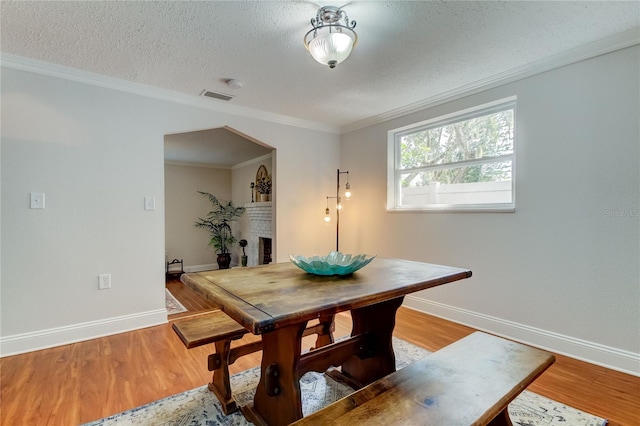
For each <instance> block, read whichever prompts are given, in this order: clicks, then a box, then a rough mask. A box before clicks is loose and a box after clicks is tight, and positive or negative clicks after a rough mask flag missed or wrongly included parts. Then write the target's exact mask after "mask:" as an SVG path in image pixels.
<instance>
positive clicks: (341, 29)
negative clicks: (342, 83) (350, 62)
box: [304, 6, 358, 68]
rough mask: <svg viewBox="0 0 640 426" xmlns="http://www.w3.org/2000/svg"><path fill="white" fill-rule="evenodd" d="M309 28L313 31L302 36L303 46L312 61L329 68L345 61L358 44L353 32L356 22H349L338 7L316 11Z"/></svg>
mask: <svg viewBox="0 0 640 426" xmlns="http://www.w3.org/2000/svg"><path fill="white" fill-rule="evenodd" d="M341 20H342V21H344V23H343V24H341V23H340V21H341ZM311 26H312V27H313V29H312V30H311V31H309V32H308V33H307V34H306V35H305V36H304V46H305V47H306V48H307V50H308V51H309V53H311V56H313V59H315V60H316V61H318V62H320V63H321V64H323V65H327V66H328V67H329V68H335V67H336V65H338V64H339V63H341V62H342V61H344V60H345V59H347V58H348V57H349V55H350V54H351V50H352V49H353V48H354V47H355V45H356V44H357V43H358V35H357V34H356V32H355V31H353V29H354V28H355V27H356V21H351V22H349V18H348V17H347V12H345V11H344V10H342V9H340V8H339V7H335V6H324V7H321V8H320V9H318V13H317V14H316V17H315V18H311Z"/></svg>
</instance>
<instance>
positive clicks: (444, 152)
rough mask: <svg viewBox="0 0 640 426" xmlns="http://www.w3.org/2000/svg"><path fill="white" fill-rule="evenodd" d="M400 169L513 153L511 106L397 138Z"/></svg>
mask: <svg viewBox="0 0 640 426" xmlns="http://www.w3.org/2000/svg"><path fill="white" fill-rule="evenodd" d="M399 143H400V164H399V168H400V170H404V169H412V168H417V167H424V166H429V165H437V164H448V163H456V162H460V161H468V160H475V159H480V158H485V157H495V156H500V155H505V154H511V153H513V109H508V110H505V111H499V112H494V113H491V114H486V115H482V116H479V117H474V118H471V119H468V120H464V121H458V122H454V123H450V124H446V125H443V126H437V127H431V128H425V129H422V130H420V131H416V132H412V133H408V134H404V135H402V136H400V138H399Z"/></svg>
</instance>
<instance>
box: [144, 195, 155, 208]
mask: <svg viewBox="0 0 640 426" xmlns="http://www.w3.org/2000/svg"><path fill="white" fill-rule="evenodd" d="M144 209H145V210H155V209H156V197H151V196H146V197H144Z"/></svg>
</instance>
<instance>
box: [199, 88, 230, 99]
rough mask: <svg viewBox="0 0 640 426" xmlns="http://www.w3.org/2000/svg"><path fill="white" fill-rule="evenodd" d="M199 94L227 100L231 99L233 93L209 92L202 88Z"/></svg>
mask: <svg viewBox="0 0 640 426" xmlns="http://www.w3.org/2000/svg"><path fill="white" fill-rule="evenodd" d="M200 96H206V97H208V98H214V99H221V100H223V101H229V100H231V99H233V95H227V94H226V93H216V92H210V91H208V90H206V89H205V90H203V91H202V93H200Z"/></svg>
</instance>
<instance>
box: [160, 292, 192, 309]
mask: <svg viewBox="0 0 640 426" xmlns="http://www.w3.org/2000/svg"><path fill="white" fill-rule="evenodd" d="M164 305H165V307H166V308H167V315H173V314H179V313H181V312H187V308H185V307H184V306H182V303H180V302H178V299H176V298H175V296H174V295H173V294H171V292H170V291H169V289H168V288H165V289H164Z"/></svg>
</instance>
